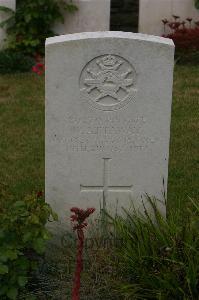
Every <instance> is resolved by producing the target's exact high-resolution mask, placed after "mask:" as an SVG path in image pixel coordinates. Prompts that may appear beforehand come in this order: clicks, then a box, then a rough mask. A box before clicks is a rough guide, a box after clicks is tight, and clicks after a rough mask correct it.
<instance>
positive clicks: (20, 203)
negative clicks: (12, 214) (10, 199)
mask: <svg viewBox="0 0 199 300" xmlns="http://www.w3.org/2000/svg"><path fill="white" fill-rule="evenodd" d="M23 206H25V202H24V201H16V202H15V203H14V207H15V208H18V207H23Z"/></svg>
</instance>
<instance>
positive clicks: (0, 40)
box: [0, 0, 16, 49]
mask: <svg viewBox="0 0 199 300" xmlns="http://www.w3.org/2000/svg"><path fill="white" fill-rule="evenodd" d="M0 6H5V7H8V8H11V9H13V10H15V8H16V0H0ZM9 17H10V15H9V13H6V12H2V11H0V23H1V22H3V21H5V20H7V19H8V18H9ZM6 38H7V34H6V30H5V29H4V28H0V49H2V48H3V47H4V45H5V42H6Z"/></svg>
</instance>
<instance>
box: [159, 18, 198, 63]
mask: <svg viewBox="0 0 199 300" xmlns="http://www.w3.org/2000/svg"><path fill="white" fill-rule="evenodd" d="M162 23H163V27H164V34H163V37H167V38H170V39H172V40H173V42H174V44H175V46H176V53H177V56H181V57H182V56H184V57H186V59H188V60H189V58H190V57H191V55H192V54H193V53H194V54H197V55H198V59H199V21H195V22H194V20H193V19H192V18H187V19H186V20H182V21H181V19H180V17H179V16H176V15H173V20H172V21H169V20H167V19H163V20H162ZM194 57H196V55H194Z"/></svg>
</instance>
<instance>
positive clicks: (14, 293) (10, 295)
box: [6, 288, 18, 300]
mask: <svg viewBox="0 0 199 300" xmlns="http://www.w3.org/2000/svg"><path fill="white" fill-rule="evenodd" d="M6 295H7V297H8V298H9V299H12V300H15V299H17V295H18V291H17V289H16V288H11V289H9V290H8V292H7V294H6Z"/></svg>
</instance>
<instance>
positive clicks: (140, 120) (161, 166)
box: [46, 32, 174, 222]
mask: <svg viewBox="0 0 199 300" xmlns="http://www.w3.org/2000/svg"><path fill="white" fill-rule="evenodd" d="M173 54H174V46H173V42H172V41H171V40H169V39H164V38H160V37H155V36H147V35H142V34H133V33H122V32H95V33H81V34H72V35H65V36H60V37H55V38H49V39H47V42H46V200H47V202H49V203H50V204H51V205H52V207H53V208H54V210H55V211H57V212H58V214H59V217H60V221H61V222H66V220H67V218H66V216H68V215H69V210H70V208H71V207H73V206H78V207H80V208H86V207H95V208H96V209H97V210H98V211H99V210H100V207H101V208H102V207H104V206H105V205H106V208H107V209H108V210H111V211H112V213H115V211H116V210H117V211H118V212H121V207H122V206H123V207H126V208H127V209H128V208H129V206H130V205H132V203H133V204H134V205H135V207H136V208H137V209H142V208H143V206H142V200H143V201H144V202H145V198H143V199H142V197H143V196H144V195H145V193H147V194H149V195H151V196H155V197H157V198H158V199H160V200H163V190H164V188H165V190H166V188H167V174H168V159H169V137H170V117H171V101H172V82H173ZM163 178H164V182H165V187H164V188H163ZM146 205H147V204H146ZM157 205H158V206H159V207H160V209H161V210H162V213H163V214H165V206H164V205H163V204H161V203H159V202H157Z"/></svg>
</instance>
